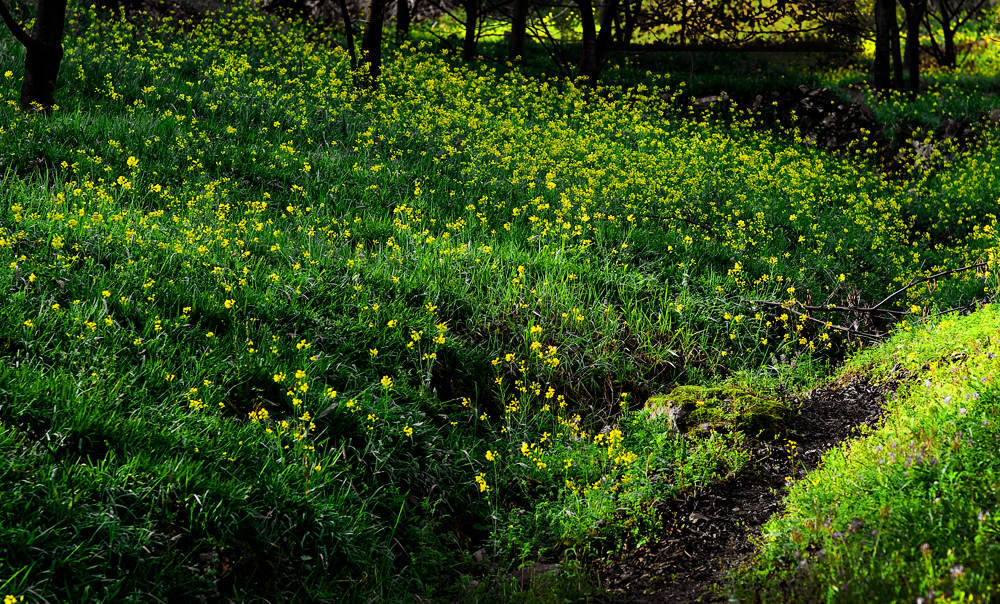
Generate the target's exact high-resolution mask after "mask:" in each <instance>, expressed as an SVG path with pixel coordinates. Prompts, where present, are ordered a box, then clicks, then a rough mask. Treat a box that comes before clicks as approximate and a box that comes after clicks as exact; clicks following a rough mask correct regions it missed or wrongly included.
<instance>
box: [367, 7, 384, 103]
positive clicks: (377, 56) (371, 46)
mask: <svg viewBox="0 0 1000 604" xmlns="http://www.w3.org/2000/svg"><path fill="white" fill-rule="evenodd" d="M384 22H385V0H371V4H370V5H369V8H368V24H367V25H365V35H364V37H363V38H362V40H361V56H362V59H363V60H364V62H365V63H366V64H367V65H368V85H369V86H371V87H374V86H376V85H377V82H378V78H379V75H381V74H382V25H383V24H384Z"/></svg>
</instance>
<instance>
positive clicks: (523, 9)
mask: <svg viewBox="0 0 1000 604" xmlns="http://www.w3.org/2000/svg"><path fill="white" fill-rule="evenodd" d="M527 30H528V0H514V13H513V14H512V15H511V19H510V45H509V46H508V47H507V58H508V59H510V60H511V62H513V61H516V60H518V59H520V58H521V57H523V56H524V43H525V40H526V39H527Z"/></svg>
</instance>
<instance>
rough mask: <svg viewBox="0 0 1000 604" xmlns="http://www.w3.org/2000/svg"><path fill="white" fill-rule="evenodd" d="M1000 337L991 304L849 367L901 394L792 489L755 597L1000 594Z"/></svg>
mask: <svg viewBox="0 0 1000 604" xmlns="http://www.w3.org/2000/svg"><path fill="white" fill-rule="evenodd" d="M998 328H1000V314H998V310H997V308H996V306H989V307H987V308H985V309H984V310H982V311H979V312H976V313H974V314H972V315H969V316H967V317H955V316H949V317H946V318H945V319H942V320H941V321H940V322H938V323H929V324H928V325H926V326H920V327H917V328H914V329H913V330H912V331H910V332H905V333H901V334H899V335H898V336H896V337H895V338H893V339H892V340H890V341H889V342H887V343H886V344H884V345H882V346H880V347H879V348H877V349H873V350H871V351H870V352H868V353H866V354H863V355H859V356H858V357H856V358H855V359H853V360H852V361H851V362H850V363H849V364H848V365H847V366H846V368H845V369H844V371H845V372H846V373H864V374H872V375H876V376H884V377H888V376H892V375H895V376H902V384H901V386H900V387H899V388H898V390H896V391H895V393H894V394H893V396H891V397H890V400H889V401H888V402H887V405H886V417H885V419H884V420H883V422H882V423H881V425H879V426H878V427H877V428H876V429H873V430H870V431H869V433H868V434H866V435H865V436H864V437H863V438H861V439H857V440H854V441H851V442H847V443H845V444H844V445H843V446H840V447H838V448H836V449H834V450H832V451H830V452H829V453H827V454H826V455H825V456H824V458H823V462H822V464H821V466H820V468H819V469H817V470H815V471H813V472H811V473H810V474H808V475H807V476H806V477H805V478H804V479H802V480H801V481H800V482H798V483H797V484H795V485H794V486H793V487H792V488H791V492H790V494H789V496H788V498H787V500H786V505H787V508H786V510H785V512H784V513H782V514H781V515H780V516H777V517H775V518H773V519H772V520H771V521H770V522H769V523H768V524H767V526H766V527H765V529H764V537H763V540H762V550H761V552H760V554H759V557H758V560H757V561H756V563H755V565H754V566H753V567H752V568H750V569H747V570H745V571H744V573H743V576H742V581H743V584H742V588H743V589H744V590H746V591H745V592H744V595H745V596H746V597H748V598H750V599H754V600H757V599H759V600H763V601H789V600H794V601H816V600H824V601H858V600H878V601H906V600H913V599H916V598H935V599H943V600H945V601H978V600H981V599H986V600H988V599H990V598H993V597H995V586H996V585H997V584H998V582H1000V575H998V571H997V569H998V568H1000V532H998V527H997V521H996V506H997V504H998V502H1000V464H998V462H997V460H996V455H995V454H994V453H995V449H996V442H997V440H998V439H1000V432H998V430H997V411H996V408H997V403H998V402H1000V391H998V389H997V384H996V377H997V368H998V366H1000V363H998V362H997V354H998V352H1000V350H998V347H997V342H998V335H1000V331H998Z"/></svg>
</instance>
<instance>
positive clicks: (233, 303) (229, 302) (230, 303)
mask: <svg viewBox="0 0 1000 604" xmlns="http://www.w3.org/2000/svg"><path fill="white" fill-rule="evenodd" d="M222 304H223V305H224V306H225V307H226V308H232V307H234V306H236V300H226V301H225V302H223V303H222Z"/></svg>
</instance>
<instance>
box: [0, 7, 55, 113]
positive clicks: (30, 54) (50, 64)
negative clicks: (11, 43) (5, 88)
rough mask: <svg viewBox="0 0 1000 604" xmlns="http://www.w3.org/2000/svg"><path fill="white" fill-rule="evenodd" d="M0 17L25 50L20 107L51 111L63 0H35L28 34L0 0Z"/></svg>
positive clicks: (53, 100)
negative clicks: (33, 20)
mask: <svg viewBox="0 0 1000 604" xmlns="http://www.w3.org/2000/svg"><path fill="white" fill-rule="evenodd" d="M0 18H2V19H3V22H4V23H5V24H6V25H7V28H8V29H9V30H10V32H11V33H12V34H13V35H14V38H16V39H17V41H18V42H20V43H21V44H22V45H23V46H24V49H25V55H24V77H23V79H22V80H21V107H23V108H24V109H40V110H42V111H45V112H49V111H51V110H52V107H53V106H54V105H55V103H56V101H55V90H56V77H58V75H59V65H60V64H61V63H62V58H63V46H62V40H63V29H64V27H65V22H66V0H38V9H37V13H36V15H35V25H34V27H33V28H32V30H31V34H28V32H26V31H25V30H24V28H22V27H21V25H20V24H19V23H18V22H17V20H16V19H15V18H14V16H13V15H12V14H11V12H10V9H9V8H8V7H7V5H6V4H5V3H4V1H3V0H0Z"/></svg>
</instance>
